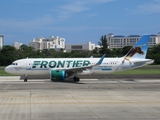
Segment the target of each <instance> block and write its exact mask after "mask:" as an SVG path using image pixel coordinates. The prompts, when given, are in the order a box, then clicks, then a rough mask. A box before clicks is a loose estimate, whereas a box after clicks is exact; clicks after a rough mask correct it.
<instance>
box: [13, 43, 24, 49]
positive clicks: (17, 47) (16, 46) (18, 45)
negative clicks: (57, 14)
mask: <svg viewBox="0 0 160 120" xmlns="http://www.w3.org/2000/svg"><path fill="white" fill-rule="evenodd" d="M22 44H23V43H19V42H14V43H13V47H15V48H16V49H19V48H20V46H21V45H22Z"/></svg>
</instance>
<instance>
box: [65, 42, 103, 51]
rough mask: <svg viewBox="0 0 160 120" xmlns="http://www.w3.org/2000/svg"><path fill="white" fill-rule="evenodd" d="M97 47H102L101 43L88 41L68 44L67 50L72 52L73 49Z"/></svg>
mask: <svg viewBox="0 0 160 120" xmlns="http://www.w3.org/2000/svg"><path fill="white" fill-rule="evenodd" d="M95 47H97V48H100V46H99V45H95V44H93V43H91V42H87V43H86V44H66V47H65V50H66V52H70V51H72V50H89V51H91V50H93V49H95Z"/></svg>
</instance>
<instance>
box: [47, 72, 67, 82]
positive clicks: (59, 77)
mask: <svg viewBox="0 0 160 120" xmlns="http://www.w3.org/2000/svg"><path fill="white" fill-rule="evenodd" d="M50 76H51V80H52V81H54V80H64V79H65V76H66V71H64V70H51V71H50Z"/></svg>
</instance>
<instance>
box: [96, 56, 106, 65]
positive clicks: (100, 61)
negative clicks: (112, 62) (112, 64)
mask: <svg viewBox="0 0 160 120" xmlns="http://www.w3.org/2000/svg"><path fill="white" fill-rule="evenodd" d="M105 56H106V54H104V55H103V56H102V57H101V59H100V60H99V61H98V62H97V63H96V65H100V64H101V63H102V62H103V59H104V58H105Z"/></svg>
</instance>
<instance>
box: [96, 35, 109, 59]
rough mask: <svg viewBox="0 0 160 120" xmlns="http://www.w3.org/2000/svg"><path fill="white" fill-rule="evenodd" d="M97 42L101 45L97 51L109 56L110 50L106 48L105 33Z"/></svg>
mask: <svg viewBox="0 0 160 120" xmlns="http://www.w3.org/2000/svg"><path fill="white" fill-rule="evenodd" d="M98 44H99V45H100V46H101V48H100V50H99V53H100V55H103V54H106V56H110V50H109V49H108V43H107V37H106V35H104V36H103V35H102V37H101V38H100V41H99V42H98Z"/></svg>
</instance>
